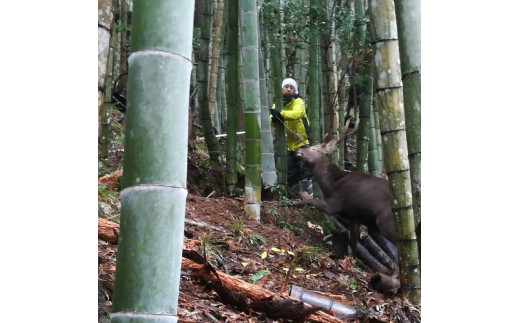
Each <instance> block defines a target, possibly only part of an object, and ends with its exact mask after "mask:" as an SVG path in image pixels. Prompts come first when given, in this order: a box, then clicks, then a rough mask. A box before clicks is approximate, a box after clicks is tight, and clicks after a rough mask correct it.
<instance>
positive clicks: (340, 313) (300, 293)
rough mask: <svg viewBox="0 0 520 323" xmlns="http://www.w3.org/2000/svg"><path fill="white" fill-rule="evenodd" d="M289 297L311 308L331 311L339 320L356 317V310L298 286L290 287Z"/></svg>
mask: <svg viewBox="0 0 520 323" xmlns="http://www.w3.org/2000/svg"><path fill="white" fill-rule="evenodd" d="M289 296H292V297H294V298H297V299H299V300H301V301H302V302H304V303H307V304H310V305H313V306H319V307H323V308H324V311H327V312H330V311H332V312H334V316H336V317H337V318H339V319H348V318H354V317H356V316H357V310H356V309H355V308H353V307H350V306H347V305H345V304H343V303H340V302H338V301H337V300H335V299H334V298H332V297H328V296H325V295H321V294H318V293H314V292H311V291H308V290H306V289H305V288H303V287H300V286H296V285H291V288H290V290H289Z"/></svg>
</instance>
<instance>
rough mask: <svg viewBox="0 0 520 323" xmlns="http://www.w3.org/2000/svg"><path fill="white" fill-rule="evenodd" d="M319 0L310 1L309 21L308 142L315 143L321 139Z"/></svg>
mask: <svg viewBox="0 0 520 323" xmlns="http://www.w3.org/2000/svg"><path fill="white" fill-rule="evenodd" d="M318 2H319V0H311V2H310V23H311V30H310V35H309V42H310V45H309V97H308V101H309V105H308V107H307V109H308V111H309V112H308V115H309V121H310V138H309V139H310V144H311V145H316V144H318V143H319V142H320V141H321V129H320V125H321V121H320V87H319V66H320V65H318V61H319V57H320V52H319V48H320V47H319V46H320V34H319V22H320V19H319V15H318V10H317V6H318V4H319V3H318Z"/></svg>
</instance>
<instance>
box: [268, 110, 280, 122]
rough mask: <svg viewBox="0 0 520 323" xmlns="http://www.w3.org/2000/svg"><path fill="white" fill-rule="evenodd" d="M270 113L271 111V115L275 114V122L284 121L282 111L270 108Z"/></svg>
mask: <svg viewBox="0 0 520 323" xmlns="http://www.w3.org/2000/svg"><path fill="white" fill-rule="evenodd" d="M269 113H271V115H272V116H273V121H274V122H283V117H282V114H281V113H280V111H278V110H276V109H269Z"/></svg>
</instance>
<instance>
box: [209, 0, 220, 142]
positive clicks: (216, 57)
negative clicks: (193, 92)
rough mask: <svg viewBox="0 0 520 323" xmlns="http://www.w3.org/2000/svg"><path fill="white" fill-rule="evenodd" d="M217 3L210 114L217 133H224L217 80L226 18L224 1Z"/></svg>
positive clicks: (217, 0) (210, 82)
mask: <svg viewBox="0 0 520 323" xmlns="http://www.w3.org/2000/svg"><path fill="white" fill-rule="evenodd" d="M213 1H214V2H215V13H214V19H213V29H212V34H211V59H210V72H209V84H208V87H209V88H208V91H209V93H208V101H209V102H208V103H209V113H210V115H211V120H212V123H213V125H214V127H215V129H216V130H217V133H218V134H220V133H222V127H221V123H220V118H219V113H218V107H217V80H218V62H219V58H220V44H221V30H222V22H223V20H222V18H223V16H224V14H223V11H224V1H223V0H213Z"/></svg>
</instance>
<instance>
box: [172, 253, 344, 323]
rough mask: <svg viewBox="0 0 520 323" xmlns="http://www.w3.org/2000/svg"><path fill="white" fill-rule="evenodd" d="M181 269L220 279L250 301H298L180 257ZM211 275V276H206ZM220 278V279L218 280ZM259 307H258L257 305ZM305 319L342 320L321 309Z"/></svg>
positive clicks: (213, 279)
mask: <svg viewBox="0 0 520 323" xmlns="http://www.w3.org/2000/svg"><path fill="white" fill-rule="evenodd" d="M182 269H184V270H190V271H191V274H192V275H194V276H196V277H200V278H201V279H203V280H205V281H213V282H217V281H220V283H222V286H223V287H224V288H226V289H229V290H232V291H233V292H235V293H238V294H240V295H243V296H244V297H247V298H249V300H250V301H251V303H258V304H261V303H263V302H266V300H274V301H275V302H279V299H280V298H282V299H286V300H291V301H296V302H298V301H299V300H298V299H296V298H293V297H290V296H288V295H285V294H280V293H274V292H271V291H269V290H267V289H263V288H261V287H260V286H258V285H254V284H250V283H247V282H245V281H243V280H240V279H239V278H236V277H233V276H231V275H227V274H225V273H223V272H220V271H217V273H218V277H216V275H215V274H214V273H210V272H208V271H207V270H206V269H205V265H204V264H200V263H197V262H195V261H193V260H190V259H187V258H184V257H183V258H182ZM208 276H211V277H208ZM219 279H220V280H219ZM257 308H259V307H257ZM305 319H306V320H307V321H311V322H322V323H329V322H330V323H333V322H336V323H340V322H343V321H342V320H340V319H338V318H336V317H334V316H332V315H329V314H327V313H325V312H323V311H318V312H315V313H312V314H310V315H309V316H307V317H306V318H305Z"/></svg>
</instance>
